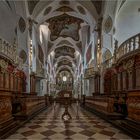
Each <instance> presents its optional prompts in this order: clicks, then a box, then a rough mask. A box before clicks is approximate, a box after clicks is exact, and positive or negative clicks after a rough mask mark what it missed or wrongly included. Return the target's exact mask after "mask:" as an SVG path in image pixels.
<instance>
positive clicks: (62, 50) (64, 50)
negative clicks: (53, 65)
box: [55, 46, 75, 58]
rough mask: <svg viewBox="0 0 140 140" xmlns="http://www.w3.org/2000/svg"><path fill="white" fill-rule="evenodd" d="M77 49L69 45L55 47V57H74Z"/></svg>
mask: <svg viewBox="0 0 140 140" xmlns="http://www.w3.org/2000/svg"><path fill="white" fill-rule="evenodd" d="M74 53H75V49H73V48H71V47H67V46H62V47H59V48H56V49H55V58H58V57H60V56H70V57H72V58H74Z"/></svg>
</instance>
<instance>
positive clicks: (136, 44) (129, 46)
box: [102, 33, 140, 68]
mask: <svg viewBox="0 0 140 140" xmlns="http://www.w3.org/2000/svg"><path fill="white" fill-rule="evenodd" d="M136 50H140V33H139V34H137V35H135V36H133V37H131V38H129V39H127V40H126V41H125V42H123V43H122V44H121V45H120V47H118V48H117V49H116V50H115V52H114V56H113V57H111V58H110V59H108V60H105V61H104V62H103V63H102V65H103V67H104V68H110V67H112V64H114V63H115V62H116V61H117V60H118V59H120V58H121V57H123V56H124V55H126V54H129V53H131V52H134V51H136Z"/></svg>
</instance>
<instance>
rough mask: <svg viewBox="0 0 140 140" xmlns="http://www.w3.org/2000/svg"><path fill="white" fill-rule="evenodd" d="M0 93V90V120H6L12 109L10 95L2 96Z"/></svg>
mask: <svg viewBox="0 0 140 140" xmlns="http://www.w3.org/2000/svg"><path fill="white" fill-rule="evenodd" d="M1 94H2V92H1V93H0V122H2V121H6V120H7V119H8V118H10V117H11V111H12V106H11V99H10V96H4V95H1ZM3 94H7V93H3Z"/></svg>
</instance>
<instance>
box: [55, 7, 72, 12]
mask: <svg viewBox="0 0 140 140" xmlns="http://www.w3.org/2000/svg"><path fill="white" fill-rule="evenodd" d="M56 11H59V12H64V13H65V12H73V11H74V10H73V9H72V8H70V7H68V6H62V7H60V8H58V9H56Z"/></svg>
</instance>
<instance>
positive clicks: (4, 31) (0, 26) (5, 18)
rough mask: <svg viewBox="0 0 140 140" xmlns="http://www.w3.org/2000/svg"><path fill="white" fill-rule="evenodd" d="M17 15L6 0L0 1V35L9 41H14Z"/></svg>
mask: <svg viewBox="0 0 140 140" xmlns="http://www.w3.org/2000/svg"><path fill="white" fill-rule="evenodd" d="M16 24H17V17H16V16H15V13H13V12H12V10H11V9H10V8H9V7H8V5H7V3H6V2H3V1H0V36H1V37H2V38H4V39H5V40H7V41H8V42H10V43H13V42H14V37H15V27H16Z"/></svg>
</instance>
